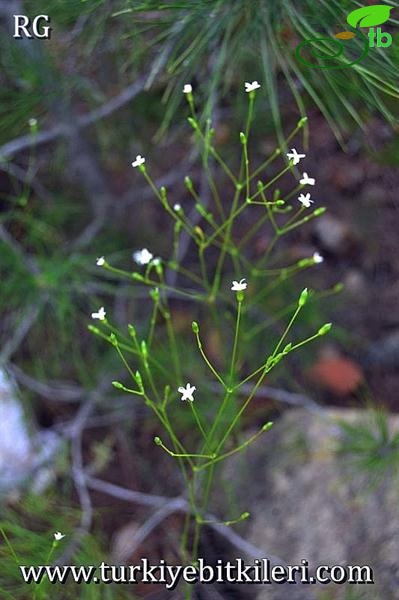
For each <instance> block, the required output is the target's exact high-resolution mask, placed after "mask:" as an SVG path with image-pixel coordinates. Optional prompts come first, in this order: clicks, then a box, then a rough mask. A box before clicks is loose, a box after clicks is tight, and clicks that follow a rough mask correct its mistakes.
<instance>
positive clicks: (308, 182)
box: [299, 173, 316, 185]
mask: <svg viewBox="0 0 399 600" xmlns="http://www.w3.org/2000/svg"><path fill="white" fill-rule="evenodd" d="M299 183H301V184H302V185H314V184H315V183H316V179H313V177H309V175H308V174H307V173H304V174H303V175H302V179H300V180H299Z"/></svg>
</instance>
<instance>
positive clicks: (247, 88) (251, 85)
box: [245, 81, 260, 93]
mask: <svg viewBox="0 0 399 600" xmlns="http://www.w3.org/2000/svg"><path fill="white" fill-rule="evenodd" d="M259 88H260V85H259V83H258V82H257V81H253V82H252V83H248V81H246V82H245V91H246V92H247V93H249V92H254V91H255V90H258V89H259Z"/></svg>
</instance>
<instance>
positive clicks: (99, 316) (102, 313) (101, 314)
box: [91, 306, 107, 321]
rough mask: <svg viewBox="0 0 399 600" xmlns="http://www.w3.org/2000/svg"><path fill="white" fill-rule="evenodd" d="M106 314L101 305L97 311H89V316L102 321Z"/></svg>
mask: <svg viewBox="0 0 399 600" xmlns="http://www.w3.org/2000/svg"><path fill="white" fill-rule="evenodd" d="M106 314H107V313H106V312H105V309H104V307H103V306H101V308H99V309H98V311H97V312H94V313H91V318H92V319H98V320H99V321H104V319H105V316H106Z"/></svg>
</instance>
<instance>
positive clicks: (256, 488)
mask: <svg viewBox="0 0 399 600" xmlns="http://www.w3.org/2000/svg"><path fill="white" fill-rule="evenodd" d="M368 416H369V413H366V412H365V411H360V410H345V409H341V410H338V409H337V410H326V411H325V412H323V413H322V414H317V415H316V414H310V413H309V412H308V411H306V410H304V409H296V410H292V411H289V412H286V413H285V414H284V415H283V417H282V418H281V419H280V420H279V421H278V422H277V423H276V425H275V426H274V428H273V429H272V430H271V431H270V432H268V433H267V434H265V436H262V437H260V438H259V440H258V441H257V442H256V443H255V444H253V445H252V447H250V448H249V450H248V451H247V453H246V455H245V456H241V457H240V458H239V459H238V460H236V461H231V462H230V463H229V464H228V465H226V470H225V474H226V475H227V476H229V477H230V478H231V480H232V481H239V482H240V484H239V489H238V490H237V496H238V500H239V503H240V509H242V510H248V511H249V512H250V513H251V519H250V521H249V525H248V527H249V531H247V535H246V536H245V537H246V539H247V540H248V541H249V542H250V543H252V544H254V545H255V546H257V547H258V548H262V549H264V556H265V557H267V556H272V555H274V556H278V557H280V558H281V559H282V560H283V561H284V562H285V563H286V564H289V565H300V564H301V562H300V561H301V559H306V560H308V561H309V565H310V567H311V568H312V567H315V566H318V565H324V564H325V565H330V566H333V565H343V566H344V565H370V566H371V568H372V569H373V573H374V579H375V584H374V585H362V586H360V585H359V586H355V585H332V584H329V585H327V586H326V585H320V584H316V585H312V586H307V585H303V584H298V585H291V586H288V585H287V584H286V585H283V586H280V585H264V586H259V587H257V588H256V589H257V595H256V596H255V597H256V599H257V600H287V598H290V600H291V599H292V600H294V599H295V600H297V599H298V600H299V599H301V600H302V599H303V600H310V599H311V598H317V599H320V600H321V599H323V600H324V599H325V600H330V599H331V600H344V599H347V598H349V597H351V598H359V599H360V598H362V600H363V599H364V600H366V599H367V600H375V599H377V598H378V599H380V600H382V599H385V598H389V599H390V600H398V599H399V585H398V584H399V558H398V557H399V502H398V487H397V479H396V480H395V478H393V477H392V476H391V475H389V476H387V477H385V479H383V481H382V482H380V484H379V485H374V486H372V485H371V483H372V481H371V477H370V472H371V471H369V472H365V471H362V470H361V469H359V468H355V466H354V463H353V462H351V461H350V460H348V456H346V455H341V454H338V453H337V452H336V449H337V447H338V444H339V442H340V440H341V439H343V435H344V434H343V432H342V429H341V427H339V425H338V423H339V421H340V420H344V421H345V422H348V423H352V424H356V423H359V424H360V423H364V422H365V420H366V419H367V418H368ZM389 426H390V428H391V430H392V432H398V431H399V417H398V416H390V417H389ZM360 592H361V593H360ZM359 593H360V595H359ZM350 594H354V595H350Z"/></svg>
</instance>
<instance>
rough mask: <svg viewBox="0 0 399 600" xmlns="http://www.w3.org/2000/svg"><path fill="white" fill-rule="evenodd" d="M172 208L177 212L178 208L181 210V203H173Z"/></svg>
mask: <svg viewBox="0 0 399 600" xmlns="http://www.w3.org/2000/svg"><path fill="white" fill-rule="evenodd" d="M173 210H174V211H175V212H179V210H181V205H180V204H174V205H173Z"/></svg>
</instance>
